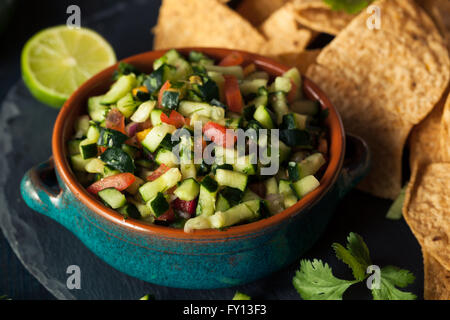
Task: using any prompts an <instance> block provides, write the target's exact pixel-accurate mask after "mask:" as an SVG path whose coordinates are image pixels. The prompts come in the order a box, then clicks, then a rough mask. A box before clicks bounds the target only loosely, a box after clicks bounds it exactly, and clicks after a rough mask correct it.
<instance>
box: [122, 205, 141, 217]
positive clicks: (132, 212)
mask: <svg viewBox="0 0 450 320" xmlns="http://www.w3.org/2000/svg"><path fill="white" fill-rule="evenodd" d="M118 211H119V212H120V213H121V214H122V215H123V216H124V217H125V219H126V218H133V219H141V218H142V216H141V213H140V212H139V210H138V209H137V208H136V206H135V205H134V204H132V203H127V204H126V205H124V206H123V207H120V208H119V209H118Z"/></svg>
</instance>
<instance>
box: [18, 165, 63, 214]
mask: <svg viewBox="0 0 450 320" xmlns="http://www.w3.org/2000/svg"><path fill="white" fill-rule="evenodd" d="M20 192H21V194H22V197H23V199H24V200H25V202H26V204H27V205H28V206H29V207H30V208H31V209H33V210H35V211H38V212H40V213H43V214H45V215H47V216H50V217H53V216H54V215H55V214H56V213H57V212H58V211H59V210H60V209H61V207H62V203H63V201H62V198H63V196H62V195H63V191H62V189H61V188H60V186H59V183H58V180H57V178H56V174H55V166H54V163H53V158H50V159H49V160H47V161H45V162H42V163H41V164H38V165H37V166H34V167H33V168H31V169H30V170H29V171H28V172H27V173H25V175H24V177H23V178H22V182H21V184H20Z"/></svg>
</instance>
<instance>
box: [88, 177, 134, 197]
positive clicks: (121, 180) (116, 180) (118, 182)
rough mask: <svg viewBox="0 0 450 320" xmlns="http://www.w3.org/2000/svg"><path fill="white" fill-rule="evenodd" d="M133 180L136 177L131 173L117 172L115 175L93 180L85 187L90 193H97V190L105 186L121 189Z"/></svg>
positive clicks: (105, 187)
mask: <svg viewBox="0 0 450 320" xmlns="http://www.w3.org/2000/svg"><path fill="white" fill-rule="evenodd" d="M135 180H136V177H135V176H134V175H132V174H131V173H118V174H116V175H113V176H110V177H106V178H103V179H101V180H99V181H96V182H94V183H93V184H91V185H90V186H89V187H88V188H87V191H89V192H90V193H92V194H97V193H98V192H99V191H101V190H103V189H107V188H114V189H117V190H118V191H123V190H125V189H126V188H128V187H129V186H130V185H131V184H132V183H133V182H134V181H135Z"/></svg>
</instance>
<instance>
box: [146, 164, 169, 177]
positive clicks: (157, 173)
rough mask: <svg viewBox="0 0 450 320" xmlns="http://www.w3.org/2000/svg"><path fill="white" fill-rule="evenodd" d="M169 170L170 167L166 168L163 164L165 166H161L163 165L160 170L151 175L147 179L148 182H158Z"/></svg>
mask: <svg viewBox="0 0 450 320" xmlns="http://www.w3.org/2000/svg"><path fill="white" fill-rule="evenodd" d="M169 170H170V167H168V166H166V165H165V164H164V163H163V164H161V165H160V166H159V168H158V169H156V170H155V171H153V172H152V174H151V175H149V176H148V177H147V180H148V181H153V180H156V179H158V178H159V177H160V176H162V175H163V174H164V173H166V172H167V171H169Z"/></svg>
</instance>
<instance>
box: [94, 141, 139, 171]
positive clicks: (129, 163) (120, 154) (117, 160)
mask: <svg viewBox="0 0 450 320" xmlns="http://www.w3.org/2000/svg"><path fill="white" fill-rule="evenodd" d="M100 159H101V160H102V161H103V162H104V163H106V164H107V165H108V166H110V167H112V168H114V169H116V170H119V171H120V172H130V173H134V170H135V166H134V161H133V158H131V157H130V156H129V155H128V153H126V152H125V151H123V150H122V149H120V148H117V147H111V148H108V149H106V150H105V152H103V153H102V154H101V156H100Z"/></svg>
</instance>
